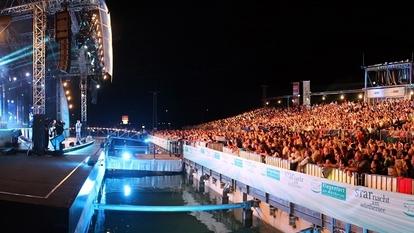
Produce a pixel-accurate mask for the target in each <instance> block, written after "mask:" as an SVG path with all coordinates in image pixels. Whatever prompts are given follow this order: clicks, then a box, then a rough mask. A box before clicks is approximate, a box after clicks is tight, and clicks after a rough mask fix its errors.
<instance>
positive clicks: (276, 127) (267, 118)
mask: <svg viewBox="0 0 414 233" xmlns="http://www.w3.org/2000/svg"><path fill="white" fill-rule="evenodd" d="M413 107H414V101H410V100H392V101H383V102H378V103H375V104H369V105H368V104H366V103H362V102H343V103H330V104H323V105H314V106H312V107H308V108H307V107H304V106H301V107H297V108H290V109H282V108H273V107H266V108H260V109H256V110H254V111H251V112H246V113H243V114H240V115H238V116H235V117H231V118H227V119H222V120H218V121H213V122H209V123H205V124H202V125H199V126H195V127H193V128H191V129H187V130H167V131H158V132H156V133H155V134H156V135H158V136H161V137H164V138H168V139H178V140H184V141H186V142H188V143H192V142H204V143H216V142H222V143H224V144H225V146H226V147H228V148H230V149H232V150H233V151H235V152H236V151H239V150H245V151H249V152H254V153H257V154H260V155H262V156H263V157H265V156H275V157H281V158H284V159H288V160H289V161H290V163H291V167H293V169H295V170H299V171H300V170H301V169H302V168H303V167H304V166H305V165H306V164H307V163H311V164H317V165H319V166H321V167H324V168H339V169H342V170H344V171H346V172H349V173H351V172H358V173H369V174H381V175H390V176H395V177H411V178H414V168H413V165H414V143H412V138H414V135H413V134H412V133H413V132H414V109H413Z"/></svg>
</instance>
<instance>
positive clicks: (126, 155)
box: [122, 151, 132, 160]
mask: <svg viewBox="0 0 414 233" xmlns="http://www.w3.org/2000/svg"><path fill="white" fill-rule="evenodd" d="M131 157H132V155H131V153H130V152H129V151H124V152H122V159H123V160H130V159H131Z"/></svg>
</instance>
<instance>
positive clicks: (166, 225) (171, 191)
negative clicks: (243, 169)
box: [89, 175, 274, 233]
mask: <svg viewBox="0 0 414 233" xmlns="http://www.w3.org/2000/svg"><path fill="white" fill-rule="evenodd" d="M220 201H221V200H220V196H219V195H218V194H217V193H214V192H212V191H209V190H208V189H206V191H205V192H198V191H197V189H196V188H195V187H194V186H193V185H191V184H189V182H187V180H186V178H185V176H182V175H174V176H144V177H122V178H120V177H107V178H105V180H104V184H103V188H102V192H101V197H100V202H101V203H106V204H129V205H158V206H166V205H203V204H216V203H220ZM235 211H239V213H240V210H235ZM234 215H235V212H234V211H210V212H192V213H154V212H120V211H102V210H100V211H96V213H95V215H94V218H93V220H92V223H91V226H90V229H89V232H90V233H93V232H95V233H98V232H99V233H100V232H104V233H107V232H111V233H116V232H122V233H125V232H151V233H161V232H168V233H178V232H179V233H186V232H189V233H207V232H220V233H221V232H223V233H227V232H245V233H252V232H260V233H268V232H274V229H272V228H270V227H268V226H267V225H265V224H260V225H259V226H257V227H254V228H250V229H246V228H243V226H242V225H241V223H239V222H238V221H236V220H235V218H234Z"/></svg>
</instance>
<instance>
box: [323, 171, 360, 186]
mask: <svg viewBox="0 0 414 233" xmlns="http://www.w3.org/2000/svg"><path fill="white" fill-rule="evenodd" d="M327 178H328V179H329V180H334V181H338V182H341V183H347V184H351V185H358V178H359V176H358V173H356V172H352V173H348V172H345V171H342V170H339V169H336V168H333V169H331V170H330V172H329V174H328V177H327Z"/></svg>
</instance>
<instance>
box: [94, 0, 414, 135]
mask: <svg viewBox="0 0 414 233" xmlns="http://www.w3.org/2000/svg"><path fill="white" fill-rule="evenodd" d="M267 2H269V3H267V4H266V3H259V2H258V1H257V2H253V1H250V2H247V1H246V3H245V2H244V1H241V2H236V3H233V4H231V3H226V2H225V1H217V2H215V1H186V2H182V1H158V0H152V1H134V5H136V7H132V6H131V4H130V6H126V5H127V4H126V1H119V0H107V4H108V7H109V9H110V13H111V18H112V30H113V49H114V75H113V83H111V84H109V83H108V84H106V85H104V87H103V88H102V89H101V90H100V93H99V97H98V104H97V105H90V111H89V122H90V125H115V124H117V123H118V122H120V120H121V115H123V114H125V115H129V117H130V121H131V123H132V124H134V125H141V124H145V125H146V126H147V127H150V125H151V119H152V94H151V93H150V92H151V91H154V90H157V91H159V95H158V121H159V122H171V123H172V125H173V126H175V127H180V126H184V125H191V124H196V123H199V122H202V121H207V120H213V119H218V118H222V117H226V116H231V115H234V114H237V113H240V112H243V111H246V110H249V109H252V108H256V107H258V106H260V99H261V85H262V84H266V85H268V86H269V89H268V96H278V95H285V94H291V89H292V87H291V82H293V81H300V80H311V90H312V91H321V90H326V89H332V88H337V89H338V88H340V87H341V85H339V84H342V88H343V89H346V88H355V87H362V81H363V73H362V70H361V65H362V60H363V59H362V54H363V53H364V54H365V64H367V65H368V64H376V63H381V62H386V61H388V62H391V61H399V60H405V59H411V56H412V55H411V54H412V51H413V50H414V47H413V41H414V38H413V33H412V31H413V30H414V27H413V17H412V10H411V7H408V6H407V7H404V6H402V5H398V4H388V5H381V4H376V5H369V4H365V5H364V4H361V3H358V4H354V5H350V4H349V3H347V4H339V3H329V4H327V3H323V4H322V3H320V4H318V3H306V4H305V5H303V4H302V5H299V4H298V5H293V4H291V3H289V4H287V3H283V4H282V3H275V2H276V1H267ZM270 2H273V3H270ZM166 109H168V113H166V112H165V110H166ZM207 109H208V110H207Z"/></svg>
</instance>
